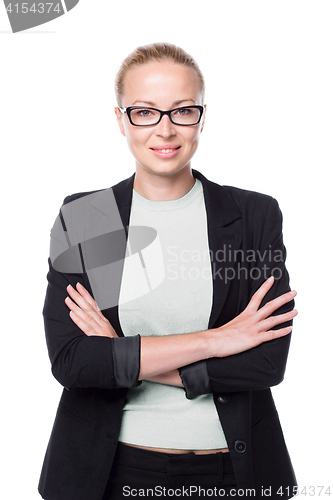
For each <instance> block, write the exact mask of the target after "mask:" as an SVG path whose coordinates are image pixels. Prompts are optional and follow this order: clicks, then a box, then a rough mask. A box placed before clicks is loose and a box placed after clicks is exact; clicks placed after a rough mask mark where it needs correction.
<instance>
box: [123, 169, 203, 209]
mask: <svg viewBox="0 0 333 500" xmlns="http://www.w3.org/2000/svg"><path fill="white" fill-rule="evenodd" d="M194 183H195V178H194V177H193V174H192V170H191V168H190V167H185V168H184V169H182V170H181V171H180V172H176V173H174V174H170V175H168V174H155V173H154V174H152V173H150V172H147V171H146V170H144V169H143V168H142V167H137V169H136V173H135V177H134V184H133V188H134V189H135V191H136V192H137V193H139V194H140V195H141V196H143V197H144V198H147V199H148V200H152V201H169V200H177V199H179V198H182V196H185V195H186V193H188V192H189V191H190V190H191V189H192V187H193V186H194Z"/></svg>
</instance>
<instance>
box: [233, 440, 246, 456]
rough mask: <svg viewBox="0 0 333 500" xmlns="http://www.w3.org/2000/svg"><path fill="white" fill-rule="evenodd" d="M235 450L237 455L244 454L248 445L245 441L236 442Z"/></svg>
mask: <svg viewBox="0 0 333 500" xmlns="http://www.w3.org/2000/svg"><path fill="white" fill-rule="evenodd" d="M234 449H235V451H236V452H237V453H244V452H245V451H246V443H244V441H236V442H235V444H234Z"/></svg>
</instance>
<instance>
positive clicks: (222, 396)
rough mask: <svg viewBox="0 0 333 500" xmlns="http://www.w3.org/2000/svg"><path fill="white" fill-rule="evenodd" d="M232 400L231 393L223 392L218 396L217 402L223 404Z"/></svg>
mask: <svg viewBox="0 0 333 500" xmlns="http://www.w3.org/2000/svg"><path fill="white" fill-rule="evenodd" d="M230 399H231V395H230V394H229V392H221V393H220V394H219V395H218V396H217V401H218V402H219V403H223V404H226V403H229V401H230Z"/></svg>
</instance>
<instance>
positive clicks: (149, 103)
mask: <svg viewBox="0 0 333 500" xmlns="http://www.w3.org/2000/svg"><path fill="white" fill-rule="evenodd" d="M188 101H191V102H193V103H194V104H196V101H195V100H194V99H181V100H179V101H175V102H174V103H173V104H172V106H178V105H179V104H182V103H183V102H188ZM137 103H138V104H144V105H147V106H152V107H156V103H154V102H151V101H144V100H142V101H141V100H140V99H137V100H136V101H134V102H133V104H132V106H135V105H136V104H137Z"/></svg>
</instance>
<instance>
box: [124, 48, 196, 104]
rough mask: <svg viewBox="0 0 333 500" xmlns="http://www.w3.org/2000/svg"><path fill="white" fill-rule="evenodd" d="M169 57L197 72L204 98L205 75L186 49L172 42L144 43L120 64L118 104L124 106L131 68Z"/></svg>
mask: <svg viewBox="0 0 333 500" xmlns="http://www.w3.org/2000/svg"><path fill="white" fill-rule="evenodd" d="M168 59H169V60H171V61H173V62H175V63H177V64H183V65H185V66H188V67H189V68H192V69H193V70H194V71H195V72H196V74H197V76H198V78H199V85H200V92H201V93H202V98H204V94H205V82H204V77H203V74H202V73H201V71H200V68H199V66H198V64H197V63H196V61H195V60H194V59H193V57H192V56H190V54H188V53H187V52H185V50H183V49H181V48H180V47H177V46H176V45H173V44H171V43H152V44H150V45H142V46H141V47H138V48H137V49H135V50H134V51H133V52H132V53H131V54H129V55H128V56H127V57H126V59H124V61H123V63H122V65H121V66H120V69H119V71H118V73H117V75H116V80H115V91H116V99H117V105H118V106H119V107H121V106H122V97H123V95H124V79H125V76H126V73H127V71H128V70H129V69H130V68H132V67H137V66H140V65H142V64H147V63H149V62H151V61H162V60H168Z"/></svg>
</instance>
